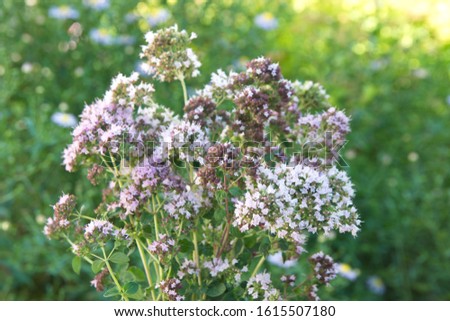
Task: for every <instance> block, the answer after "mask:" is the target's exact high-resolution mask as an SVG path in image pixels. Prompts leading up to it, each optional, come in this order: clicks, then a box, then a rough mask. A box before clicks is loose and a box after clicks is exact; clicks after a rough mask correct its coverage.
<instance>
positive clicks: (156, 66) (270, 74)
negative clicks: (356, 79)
mask: <svg viewBox="0 0 450 321" xmlns="http://www.w3.org/2000/svg"><path fill="white" fill-rule="evenodd" d="M195 37H196V35H195V34H188V33H187V32H186V31H184V30H182V31H179V30H178V28H177V26H173V27H170V28H167V29H163V30H159V31H156V32H149V33H148V34H147V35H146V37H145V38H146V42H147V44H146V45H145V46H143V48H142V53H141V58H142V59H143V60H144V69H145V71H146V72H147V73H148V74H149V75H151V76H152V77H153V78H154V79H157V80H159V81H179V82H180V83H181V87H182V89H183V93H184V115H183V116H182V117H179V116H177V115H175V114H174V113H173V112H172V111H171V110H170V109H168V108H166V107H164V106H161V105H159V104H157V103H156V102H155V98H154V91H155V89H154V87H153V85H152V84H151V83H149V82H146V81H144V80H143V79H140V77H139V75H138V74H137V73H133V74H132V75H131V76H130V77H126V76H123V75H118V76H117V77H116V78H115V79H114V80H113V81H112V85H111V88H110V90H109V91H107V93H106V94H105V96H104V97H103V98H102V99H99V100H97V101H95V102H94V103H92V104H91V105H88V106H86V107H85V109H84V111H83V113H82V115H81V121H80V122H79V124H78V125H77V127H76V128H75V129H74V131H73V134H72V135H73V142H72V143H71V144H70V145H69V146H68V147H67V148H66V149H65V151H64V155H63V158H64V165H65V167H66V169H67V170H68V171H74V170H75V169H76V168H78V167H86V168H88V175H87V176H88V179H89V180H90V181H91V183H92V184H93V185H94V186H96V185H99V186H101V187H102V190H103V198H102V202H101V203H100V204H99V206H98V207H97V209H96V210H95V211H93V212H89V213H85V212H84V211H83V210H82V208H81V209H80V210H77V209H76V208H77V205H76V200H75V197H74V196H73V195H63V196H62V197H61V198H60V200H59V201H58V202H57V203H56V204H55V205H54V206H53V209H54V216H53V217H51V218H49V219H48V222H47V225H46V226H45V230H44V233H45V234H46V235H47V236H48V237H49V238H52V239H65V240H66V241H68V242H69V243H70V244H71V247H72V251H73V253H74V254H75V255H76V256H75V258H74V259H73V262H72V265H73V268H74V270H75V271H76V272H79V271H80V267H81V264H82V262H87V263H89V264H90V265H91V268H92V271H93V273H94V274H95V277H94V278H93V280H92V282H91V283H92V285H93V286H94V287H95V288H96V289H97V290H98V291H105V293H104V295H105V296H106V297H113V298H121V299H123V300H129V299H136V300H138V299H151V300H183V299H188V300H202V299H211V298H216V299H233V300H262V299H264V300H278V299H308V298H309V299H318V295H317V290H318V286H319V285H323V284H325V285H329V283H330V281H331V280H332V279H333V278H334V277H335V276H336V272H337V266H336V264H335V263H334V262H333V259H332V258H331V257H330V256H328V255H325V254H324V253H322V252H318V253H315V254H312V255H309V254H308V256H309V257H308V259H306V260H305V261H309V264H310V273H309V274H308V275H301V276H295V275H283V276H282V277H281V278H279V279H273V278H272V277H271V274H270V271H267V270H266V269H264V268H263V266H264V262H265V259H266V258H267V257H268V256H269V255H270V254H272V253H275V252H279V251H281V252H282V257H283V259H284V260H295V259H299V258H302V257H304V256H306V255H307V254H306V252H307V251H306V241H307V238H308V235H311V234H325V235H327V234H329V233H332V232H333V231H338V232H340V233H345V232H350V233H352V234H353V235H356V233H357V231H358V229H359V225H360V220H359V218H358V215H357V213H356V209H355V208H354V206H353V203H352V198H353V194H354V192H353V189H352V184H351V182H350V180H349V178H348V176H347V174H346V173H345V172H344V171H342V170H339V169H338V167H337V165H336V164H337V162H338V161H339V155H338V153H337V151H338V149H339V148H340V147H341V146H343V144H344V142H345V135H346V134H347V133H348V132H349V119H348V118H347V117H346V116H345V114H344V113H343V112H341V111H338V110H336V109H335V108H334V107H332V106H331V105H330V104H329V102H328V95H327V94H326V92H325V91H324V89H323V88H322V87H321V86H320V85H319V84H315V83H312V82H303V83H302V82H299V81H295V82H291V81H289V80H287V79H284V78H283V76H282V74H281V71H280V67H279V65H278V64H276V63H273V62H272V61H271V60H270V59H267V58H257V59H254V60H252V61H250V62H249V63H248V64H247V69H246V70H245V71H243V72H241V73H235V72H229V73H228V74H227V73H225V72H223V71H221V70H219V71H217V72H216V73H213V74H212V77H211V82H210V83H209V84H207V85H206V86H205V87H204V88H203V89H201V90H198V91H197V92H196V94H195V95H194V96H192V97H188V94H187V90H186V85H185V80H186V79H189V78H190V77H196V76H197V75H198V74H199V70H198V68H199V67H200V62H199V60H198V58H197V56H196V54H195V53H194V52H193V50H192V49H191V48H190V47H189V45H190V43H191V41H192V40H193V39H195Z"/></svg>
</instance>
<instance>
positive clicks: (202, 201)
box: [164, 186, 211, 219]
mask: <svg viewBox="0 0 450 321" xmlns="http://www.w3.org/2000/svg"><path fill="white" fill-rule="evenodd" d="M167 199H168V201H167V202H166V204H165V205H164V210H165V211H166V212H167V213H168V214H169V215H170V216H171V217H173V218H175V219H179V218H180V217H185V218H187V219H191V218H193V217H195V216H196V215H198V213H199V212H200V210H201V209H202V208H208V207H210V206H211V204H210V201H209V199H208V198H206V197H204V195H203V190H202V189H201V187H196V189H191V188H190V186H187V187H186V190H184V191H183V192H170V193H168V194H167Z"/></svg>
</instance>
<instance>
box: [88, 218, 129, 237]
mask: <svg viewBox="0 0 450 321" xmlns="http://www.w3.org/2000/svg"><path fill="white" fill-rule="evenodd" d="M84 237H85V239H86V240H89V241H92V240H102V239H106V238H108V237H112V238H117V239H127V238H128V234H127V231H126V230H125V229H117V228H115V227H114V225H113V224H111V222H108V221H105V220H92V221H90V222H89V223H88V224H87V225H86V226H85V227H84Z"/></svg>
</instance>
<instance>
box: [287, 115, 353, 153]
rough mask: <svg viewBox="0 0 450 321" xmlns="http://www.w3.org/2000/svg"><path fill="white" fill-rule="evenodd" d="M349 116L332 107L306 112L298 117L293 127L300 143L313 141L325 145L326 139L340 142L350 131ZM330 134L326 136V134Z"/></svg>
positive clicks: (335, 142)
mask: <svg viewBox="0 0 450 321" xmlns="http://www.w3.org/2000/svg"><path fill="white" fill-rule="evenodd" d="M349 123H350V120H349V118H348V117H347V116H346V115H345V114H344V113H343V112H342V111H340V110H336V108H334V107H330V108H328V110H327V111H325V112H323V113H321V114H317V115H312V114H308V115H305V116H303V117H300V118H299V120H298V123H297V125H296V128H295V132H296V133H297V136H298V137H301V140H302V143H311V142H313V143H315V144H322V145H323V146H326V145H327V143H328V144H329V143H331V142H327V141H326V139H330V138H331V139H332V142H333V143H334V144H338V145H339V144H342V143H343V142H344V140H345V136H346V135H347V134H348V133H349V132H350V126H349ZM329 134H331V136H329V137H327V135H329Z"/></svg>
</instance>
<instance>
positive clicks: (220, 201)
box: [215, 190, 228, 207]
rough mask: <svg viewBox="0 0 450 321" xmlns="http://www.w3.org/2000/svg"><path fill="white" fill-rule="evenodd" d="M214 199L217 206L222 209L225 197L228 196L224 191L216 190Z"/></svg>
mask: <svg viewBox="0 0 450 321" xmlns="http://www.w3.org/2000/svg"><path fill="white" fill-rule="evenodd" d="M215 197H216V200H217V203H218V205H219V206H220V207H223V206H224V205H225V197H228V195H227V193H226V192H225V191H224V190H218V191H217V192H216V193H215Z"/></svg>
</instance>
